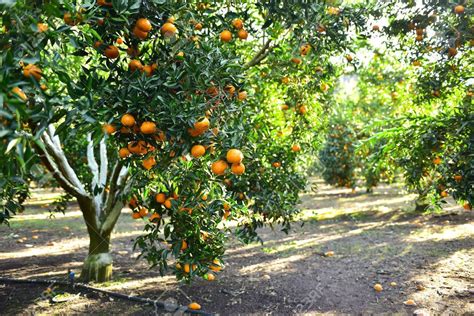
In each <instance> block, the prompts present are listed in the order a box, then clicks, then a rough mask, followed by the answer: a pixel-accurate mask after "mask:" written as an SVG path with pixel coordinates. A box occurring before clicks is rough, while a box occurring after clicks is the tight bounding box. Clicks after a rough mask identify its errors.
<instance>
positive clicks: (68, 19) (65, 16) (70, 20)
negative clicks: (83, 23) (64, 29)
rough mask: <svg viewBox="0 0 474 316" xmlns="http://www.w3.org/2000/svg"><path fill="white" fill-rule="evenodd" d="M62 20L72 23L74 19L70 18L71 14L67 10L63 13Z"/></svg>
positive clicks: (68, 23)
mask: <svg viewBox="0 0 474 316" xmlns="http://www.w3.org/2000/svg"><path fill="white" fill-rule="evenodd" d="M63 20H64V23H66V24H67V25H74V20H73V19H72V15H71V13H69V12H66V13H64V15H63Z"/></svg>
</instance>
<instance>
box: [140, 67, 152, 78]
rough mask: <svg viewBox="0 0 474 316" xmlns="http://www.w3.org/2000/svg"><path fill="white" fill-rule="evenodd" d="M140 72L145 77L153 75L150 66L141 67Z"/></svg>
mask: <svg viewBox="0 0 474 316" xmlns="http://www.w3.org/2000/svg"><path fill="white" fill-rule="evenodd" d="M142 71H143V72H144V73H145V75H146V76H147V77H150V76H151V75H152V74H153V68H151V66H150V65H145V66H143V69H142Z"/></svg>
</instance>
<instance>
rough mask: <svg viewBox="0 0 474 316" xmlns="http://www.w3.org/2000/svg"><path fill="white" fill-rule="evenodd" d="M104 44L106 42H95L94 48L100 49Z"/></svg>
mask: <svg viewBox="0 0 474 316" xmlns="http://www.w3.org/2000/svg"><path fill="white" fill-rule="evenodd" d="M102 44H104V42H102V41H95V42H94V48H99V47H101V46H102Z"/></svg>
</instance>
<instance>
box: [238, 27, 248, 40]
mask: <svg viewBox="0 0 474 316" xmlns="http://www.w3.org/2000/svg"><path fill="white" fill-rule="evenodd" d="M237 36H238V37H239V38H240V39H241V40H246V39H247V38H248V37H249V32H247V31H246V30H244V29H241V30H239V31H238V32H237Z"/></svg>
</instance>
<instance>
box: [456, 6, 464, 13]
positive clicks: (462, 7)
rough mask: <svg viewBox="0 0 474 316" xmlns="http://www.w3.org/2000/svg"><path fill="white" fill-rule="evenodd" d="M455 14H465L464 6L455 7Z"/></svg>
mask: <svg viewBox="0 0 474 316" xmlns="http://www.w3.org/2000/svg"><path fill="white" fill-rule="evenodd" d="M454 13H456V14H463V13H464V6H462V5H460V4H459V5H457V6H455V7H454Z"/></svg>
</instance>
